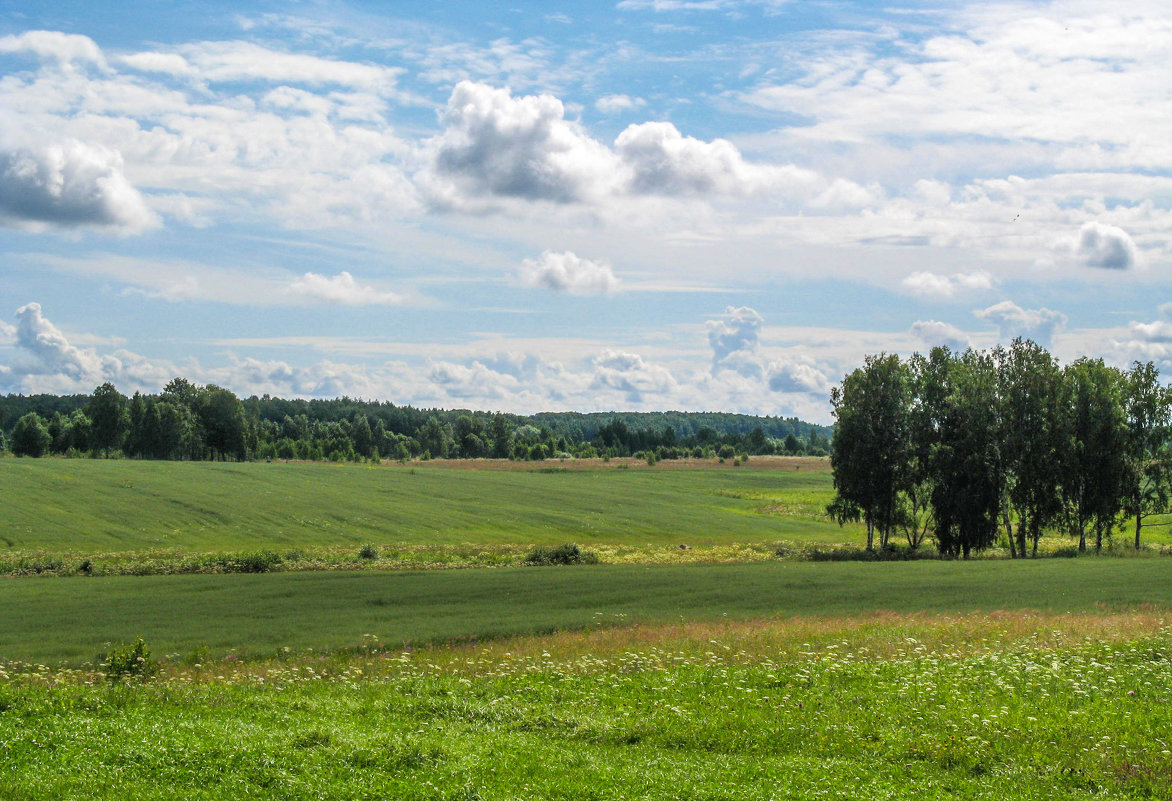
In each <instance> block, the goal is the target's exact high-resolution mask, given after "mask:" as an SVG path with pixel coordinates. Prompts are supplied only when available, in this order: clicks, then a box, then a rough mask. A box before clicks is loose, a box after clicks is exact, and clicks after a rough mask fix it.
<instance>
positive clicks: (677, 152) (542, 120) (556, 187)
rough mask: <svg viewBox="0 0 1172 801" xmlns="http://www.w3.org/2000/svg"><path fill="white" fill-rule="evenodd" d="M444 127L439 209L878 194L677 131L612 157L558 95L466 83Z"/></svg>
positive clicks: (436, 155)
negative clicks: (510, 202) (506, 203)
mask: <svg viewBox="0 0 1172 801" xmlns="http://www.w3.org/2000/svg"><path fill="white" fill-rule="evenodd" d="M441 121H442V123H443V125H444V131H443V133H441V134H440V135H439V136H437V137H434V138H432V139H430V140H429V141H428V142H427V144H426V146H425V148H424V149H425V151H426V152H427V153H428V156H429V163H428V165H427V167H425V169H423V170H422V171H421V172H420V174H419V176H418V179H419V182H420V184H421V185H422V186H423V187H424V188H425V189H426V191H427V192H428V193H429V194H430V196H431V197H432V200H433V202H435V203H437V204H439V205H441V206H447V207H452V208H462V209H468V210H482V209H485V208H488V209H491V208H494V206H493V205H492V204H491V203H490V202H489V201H491V199H493V198H515V199H520V200H543V201H550V202H554V203H560V204H567V203H597V202H600V201H602V200H605V199H608V198H618V197H624V196H625V197H639V196H647V195H663V196H669V197H677V196H680V195H691V196H701V197H705V198H715V197H718V196H743V195H748V194H753V193H763V192H773V193H776V194H778V195H779V196H781V197H784V198H786V199H797V200H798V201H800V202H803V203H806V204H808V205H809V207H810V208H812V209H820V210H821V209H826V210H828V209H841V208H857V207H859V206H860V205H865V204H867V203H870V202H872V201H873V199H874V192H873V191H872V190H870V189H866V188H864V187H861V186H859V185H858V184H855V183H853V182H851V181H845V180H842V179H839V180H836V181H827V180H826V179H824V178H823V177H821V176H820V175H819V174H818V173H816V172H813V171H811V170H805V169H801V168H798V167H795V166H793V165H785V166H777V165H770V164H754V163H751V162H748V161H746V160H745V159H744V157H743V156H742V155H741V152H740V151H739V150H738V149H737V148H736V146H734V145H733V144H732V143H731V142H728V141H726V140H724V139H716V140H713V141H711V142H705V141H702V140H699V139H695V138H693V137H690V136H684V135H683V134H682V133H680V131H679V130H678V129H677V128H676V127H675V126H674V125H672V124H671V123H669V122H647V123H642V124H638V125H631V126H628V127H627V128H626V129H625V130H624V131H623V132H622V133H620V134H619V136H618V137H617V138H616V139H615V142H614V148H613V149H611V148H609V147H607V146H606V145H604V144H602V143H601V142H598V141H597V140H595V139H593V138H591V137H590V135H589V134H588V133H587V132H586V131H585V130H584V129H583V128H582V127H581V126H580V125H579V124H577V123H575V122H572V121H570V120H567V119H566V118H565V107H564V106H563V105H562V102H561V101H560V100H558V99H557V98H556V97H553V96H552V95H527V96H521V97H514V96H513V95H512V94H511V93H510V92H509V91H508V90H505V89H495V88H493V87H490V86H485V85H484V84H479V83H472V82H470V81H463V82H461V83H460V84H458V85H457V86H456V88H455V90H454V91H453V92H452V95H451V97H450V98H449V100H448V105H447V109H446V110H445V112H444V113H443V115H442V119H441Z"/></svg>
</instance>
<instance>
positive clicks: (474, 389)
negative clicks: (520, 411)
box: [427, 361, 520, 400]
mask: <svg viewBox="0 0 1172 801" xmlns="http://www.w3.org/2000/svg"><path fill="white" fill-rule="evenodd" d="M427 377H428V379H429V380H430V381H431V382H432V383H433V384H438V385H439V386H440V387H442V388H443V390H444V392H445V393H446V394H447V395H448V396H449V397H452V398H460V399H462V400H467V399H492V400H498V399H502V398H508V397H511V396H513V395H516V394H517V392H518V390H519V389H520V382H519V381H518V380H517V379H516V378H515V377H514V376H511V375H508V374H505V373H501V372H497V371H496V370H493V369H491V368H490V367H488V366H486V365H484V364H481V363H480V362H478V361H474V362H472V364H471V365H470V366H464V365H462V364H453V363H451V362H435V363H433V364H432V365H431V369H430V370H429V371H428V375H427Z"/></svg>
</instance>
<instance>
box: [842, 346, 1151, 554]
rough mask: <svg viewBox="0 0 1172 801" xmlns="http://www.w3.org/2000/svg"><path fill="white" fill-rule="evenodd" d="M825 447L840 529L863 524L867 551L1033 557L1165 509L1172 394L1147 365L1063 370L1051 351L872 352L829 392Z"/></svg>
mask: <svg viewBox="0 0 1172 801" xmlns="http://www.w3.org/2000/svg"><path fill="white" fill-rule="evenodd" d="M831 404H832V406H833V408H834V416H835V419H836V421H837V425H836V426H835V433H834V440H833V442H832V444H831V448H830V463H831V467H832V469H833V474H834V489H835V496H834V500H833V502H832V503H831V504H830V505H829V506H828V507H827V511H828V512H829V513H830V514H831V515H832V516H833V517H835V519H837V520H838V521H839V522H840V523H845V522H847V521H856V520H862V521H863V522H864V523H865V524H866V527H867V548H868V550H871V549H874V548H875V547H876V546H877V545H878V547H880V548H883V547H887V546H889V545H891V544H892V538H893V537H898V536H900V534H902V535H903V536H904V538H905V539H906V541H907V543H908V545H909V546H910V547H911V548H916V547H918V546H919V545H920V544H921V543H922V542H923V541H924V539H925V538H926V537H927V536H929V535H931V536H932V537H933V538H934V539H935V542H936V546H937V548H938V549H939V550H940V552H942V553H945V554H949V555H954V556H963V557H965V558H968V557H969V556H970V554H972V553H974V552H979V551H981V550H984V549H985V548H988V547H990V546H992V545H994V544H996V543H997V542H999V541H1000V542H1004V543H1006V544H1007V545H1008V547H1009V551H1010V555H1011V556H1012V557H1014V558H1022V557H1026V556H1027V555H1029V556H1037V553H1038V542H1039V540H1040V539H1041V538H1042V537H1043V536H1044V535H1045V534H1046V533H1047V532H1058V533H1061V534H1066V535H1068V536H1070V537H1072V538H1074V539H1075V540H1077V542H1078V548H1079V550H1082V551H1085V550H1087V548H1088V541H1089V540H1090V539H1093V542H1094V547H1095V549H1096V550H1099V549H1101V548H1102V547H1103V544H1104V541H1105V540H1107V539H1109V538H1110V537H1111V536H1112V534H1113V533H1114V532H1115V531H1116V529H1117V528H1118V527H1120V526H1122V525H1127V526H1133V527H1134V529H1133V530H1134V544H1135V547H1136V548H1137V549H1138V548H1139V547H1140V539H1141V533H1142V531H1143V528H1144V527H1145V526H1147V525H1151V524H1153V522H1154V520H1153V518H1155V517H1156V516H1158V515H1162V514H1164V513H1166V512H1168V510H1169V498H1170V494H1172V443H1170V442H1169V439H1170V438H1172V392H1170V391H1169V390H1168V389H1167V388H1166V387H1163V386H1161V385H1160V382H1159V372H1158V371H1157V370H1156V368H1155V367H1154V365H1152V364H1151V363H1148V364H1141V363H1138V362H1137V363H1135V364H1134V365H1133V366H1132V368H1131V369H1130V370H1126V371H1123V370H1119V369H1117V368H1114V367H1110V366H1108V365H1106V364H1104V363H1103V361H1102V360H1101V359H1088V358H1082V359H1079V360H1077V361H1075V362H1073V363H1071V364H1068V365H1066V366H1065V367H1061V366H1060V365H1059V364H1058V362H1057V361H1056V360H1055V359H1054V358H1053V357H1052V356H1051V355H1050V354H1049V353H1048V352H1047V351H1046V350H1045V349H1044V348H1042V347H1040V346H1039V345H1037V344H1035V343H1033V342H1030V341H1028V340H1020V339H1019V340H1015V341H1014V342H1013V344H1012V345H1011V346H1010V347H1008V348H1002V347H998V348H995V349H993V350H990V351H976V350H972V349H969V350H966V351H965V352H964V353H953V352H951V351H949V350H948V349H947V348H943V347H941V348H934V349H933V350H932V351H931V352H930V353H928V354H927V355H926V356H925V355H921V354H916V355H914V356H912V357H911V358H910V359H908V360H906V361H905V360H901V359H900V358H899V357H898V356H895V355H891V354H879V355H872V356H868V357H867V358H866V360H865V362H864V364H863V366H862V367H860V368H858V369H856V370H854V371H853V372H851V373H850V374H849V375H847V376H846V377H845V378H844V379H843V381H842V384H841V386H838V387H835V388H834V389H833V390H832V392H831Z"/></svg>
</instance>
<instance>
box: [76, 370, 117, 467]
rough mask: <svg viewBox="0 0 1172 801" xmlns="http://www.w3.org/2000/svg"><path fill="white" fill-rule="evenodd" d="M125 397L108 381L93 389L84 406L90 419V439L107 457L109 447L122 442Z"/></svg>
mask: <svg viewBox="0 0 1172 801" xmlns="http://www.w3.org/2000/svg"><path fill="white" fill-rule="evenodd" d="M125 409H126V398H124V397H123V396H122V395H120V394H119V392H118V390H116V389H115V388H114V385H113V384H111V383H110V382H109V381H107V382H106V383H104V384H102V385H101V386H100V387H98V388H97V389H95V390H94V394H93V395H92V396H90V402H89V404H88V405H87V406H86V410H85V412H86V416H87V417H88V418H89V419H90V426H91V427H90V441H91V443H92V445H93V447H94V448H101V449H102V451H103V452H104V453H105V456H106V458H107V459H109V458H110V449H111V448H117V447H119V446H121V444H122V434H123V432H125V431H126V414H125Z"/></svg>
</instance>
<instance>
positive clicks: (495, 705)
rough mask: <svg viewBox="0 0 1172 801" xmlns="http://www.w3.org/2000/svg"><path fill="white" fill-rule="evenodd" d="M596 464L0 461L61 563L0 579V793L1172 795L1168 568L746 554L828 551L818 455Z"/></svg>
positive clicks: (838, 533) (14, 511)
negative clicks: (260, 557)
mask: <svg viewBox="0 0 1172 801" xmlns="http://www.w3.org/2000/svg"><path fill="white" fill-rule="evenodd" d="M624 464H625V466H620V465H619V464H613V463H609V464H608V463H602V462H596V463H590V464H582V463H576V464H575V463H571V464H569V465H566V466H563V465H560V464H556V465H555V464H546V465H544V466H541V465H538V466H533V465H527V464H504V465H493V466H486V465H469V464H427V465H418V464H417V465H414V466H401V465H388V466H380V467H374V466H357V465H346V466H330V465H313V464H284V463H279V464H208V463H203V464H184V463H144V462H131V461H109V462H107V461H100V460H63V459H49V460H15V459H3V460H0V490H2V492H3V504H2V505H0V536H2V537H3V543H2V544H0V545H2V547H0V552H2V553H0V558H3V559H7V560H8V562H7V563H6V564H9V565H17V564H25V563H28V564H30V565H31V564H36V565H39V566H41V567H45V566H50V567H51V566H52V565H53V564H58V565H65V566H66V567H67V568H68V569H66V570H61V571H59V572H60V573H61V574H62V575H67V576H68V577H58V576H55V575H51V574H52V573H53V570H51V569H46V570H44V571H43V573H44V574H43V575H40V576H26V575H21V576H20V577H13V576H9V577H0V612H2V614H0V798H3V799H5V801H9V800H11V801H33V800H34V799H35V800H36V801H41V800H42V799H45V800H46V801H47V800H48V799H60V798H70V799H120V800H121V799H126V798H134V799H173V798H185V799H217V801H218V800H219V799H224V798H231V799H288V800H289V801H293V799H303V798H322V799H385V798H404V799H437V798H438V799H462V800H463V801H473V800H474V799H475V800H478V801H488V800H489V799H493V800H494V801H496V800H497V799H499V800H500V801H506V800H509V801H511V800H512V799H634V798H652V799H689V801H692V800H693V799H699V800H701V801H703V800H706V799H713V800H714V799H730V800H731V799H779V798H793V799H810V798H892V799H917V801H919V800H920V799H936V798H940V799H944V798H949V799H951V798H981V799H998V800H999V801H1007V800H1009V799H1088V800H1089V799H1117V798H1118V799H1125V798H1161V799H1172V703H1170V699H1172V656H1170V655H1172V628H1170V626H1169V622H1170V621H1172V581H1169V580H1168V579H1169V576H1170V571H1172V560H1168V559H1166V558H1162V557H1156V556H1153V555H1149V558H1131V559H1124V558H1082V559H1042V560H1036V561H1035V560H1027V561H1009V560H1004V559H988V560H978V561H973V562H949V561H914V562H882V563H859V562H806V561H779V560H778V559H777V558H776V555H775V553H774V545H773V544H774V543H778V542H786V543H798V544H805V545H807V546H808V545H811V544H827V543H830V544H834V543H842V542H852V543H854V544H859V543H860V541H861V536H860V534H859V531H858V530H857V529H853V528H848V529H840V528H839V527H838V526H836V525H834V524H832V523H830V522H829V521H828V520H826V519H825V517H824V516H823V515H822V514H821V509H822V508H823V506H824V505H825V503H826V501H827V500H828V499H829V496H830V477H829V473H828V472H827V470H826V468H825V463H821V464H814V463H810V462H801V463H798V462H785V461H783V460H759V461H758V460H754V462H750V464H749V465H748V466H740V467H732V466H731V465H715V464H709V465H704V466H698V465H695V464H693V465H690V466H682V465H676V466H670V467H665V466H664V465H657V466H655V467H653V468H649V467H647V466H646V465H638V464H635V463H624ZM795 467H801V468H802V469H794V468H795ZM1166 536H1167V535H1166V534H1163V533H1161V534H1159V535H1157V536H1153V537H1151V538H1149V539H1150V541H1153V542H1163V541H1164V540H1163V539H1161V538H1164V537H1166ZM1050 539H1051V540H1056V539H1057V538H1050ZM571 540H572V541H575V542H579V543H581V544H582V545H583V546H585V547H590V548H593V549H595V550H596V551H597V552H598V553H599V554H601V555H602V556H603V557H604V559H603V561H604V564H599V565H579V566H568V567H520V566H516V564H517V562H518V561H519V560H520V559H521V556H522V554H523V553H524V552H525V549H526V548H527V547H529V546H531V545H533V544H540V543H561V542H564V541H571ZM365 543H372V544H375V545H377V546H378V549H379V553H380V555H379V556H378V557H377V558H371V559H366V560H363V559H360V557H359V556H358V546H360V545H362V544H365ZM684 543H687V544H688V545H689V546H690V547H689V548H688V549H686V550H681V549H680V548H679V547H678V546H679V545H681V544H684ZM262 549H274V552H276V551H280V553H281V554H285V557H283V558H287V559H289V560H292V559H293V557H292V556H290V554H293V553H294V552H295V550H296V549H306V553H307V554H309V556H305V557H303V559H302V561H301V562H296V563H295V562H294V561H289V562H284V563H282V564H281V565H278V567H277V569H278V570H279V571H287V572H268V573H259V574H244V573H233V572H228V573H221V574H206V575H205V574H185V575H114V573H117V572H118V571H119V570H123V571H124V572H133V571H135V570H142V571H143V572H150V571H148V570H146V568H148V567H151V568H152V569H153V568H154V567H158V566H159V565H163V566H164V567H166V568H167V569H170V568H173V567H175V566H176V565H177V564H179V563H180V562H181V561H182V560H196V561H198V560H199V559H208V558H218V557H215V555H216V554H220V555H221V556H222V557H223V555H224V554H225V553H227V554H229V556H230V555H231V554H232V553H245V552H253V551H260V550H262ZM1121 551H1122V552H1125V551H1126V549H1121ZM209 555H210V556H209ZM90 556H92V560H91V559H90V558H89V557H90ZM223 558H227V557H223ZM233 558H234V557H233ZM738 559H739V560H742V561H741V562H740V563H731V564H717V563H718V562H727V561H730V560H733V561H735V560H738ZM751 560H757V561H751ZM79 561H86V562H88V561H92V562H93V564H94V565H95V566H96V568H95V569H94V570H93V571H92V572H93V573H94V575H92V576H89V577H87V576H84V575H78V574H77V573H78V568H77V566H76V565H77V563H78V562H79ZM658 561H663V562H669V564H650V562H658ZM677 561H685V562H686V561H696V562H698V563H697V564H674V563H671V562H677ZM623 562H633V563H626V564H624V563H623ZM706 562H711V563H706ZM417 563H420V564H427V565H428V566H462V567H477V566H488V565H496V567H494V569H465V570H406V569H401V568H403V567H409V566H411V565H415V564H417ZM502 565H503V566H502ZM508 565H513V566H508ZM103 566H105V567H109V568H110V569H109V570H105V568H104V567H103ZM152 566H153V567H152ZM322 566H325V567H330V568H333V569H331V570H322V569H320V567H322ZM384 567H397V568H400V569H398V570H387V569H383V568H384ZM115 568H117V569H115ZM38 569H40V568H38ZM6 572H10V573H17V572H19V571H6ZM26 572H27V571H26ZM32 572H35V571H32ZM156 572H166V571H165V570H160V571H156ZM136 637H142V638H144V639H145V641H146V642H147V644H148V645H149V647H150V648H151V649H152V653H153V656H154V657H156V658H161V667H160V671H159V674H158V675H156V676H155V677H154V678H152V679H150V680H149V681H146V682H141V681H139V680H137V679H120V680H116V681H112V680H110V679H109V678H108V677H107V676H105V675H104V674H103V671H102V669H101V667H100V665H99V664H98V657H99V654H101V653H103V652H106V651H108V650H109V649H110V648H111V647H115V648H116V647H119V646H121V645H124V644H126V643H129V642H131V641H132V640H134V639H135V638H136ZM144 664H145V663H144Z"/></svg>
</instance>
